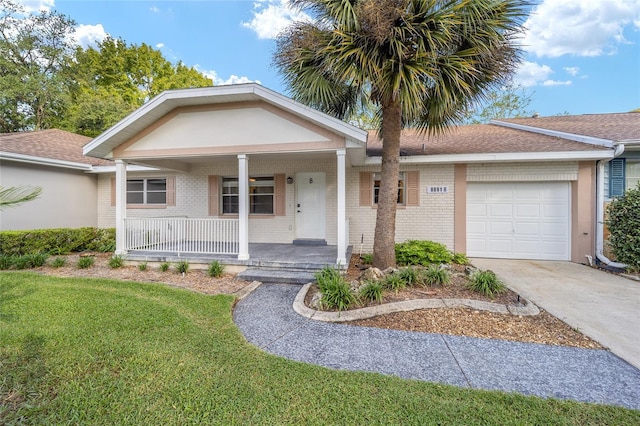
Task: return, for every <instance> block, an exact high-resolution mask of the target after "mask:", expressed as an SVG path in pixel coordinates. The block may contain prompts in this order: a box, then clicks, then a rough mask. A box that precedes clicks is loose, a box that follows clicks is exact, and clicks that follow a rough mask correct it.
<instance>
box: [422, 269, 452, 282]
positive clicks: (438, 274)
mask: <svg viewBox="0 0 640 426" xmlns="http://www.w3.org/2000/svg"><path fill="white" fill-rule="evenodd" d="M422 275H423V282H424V283H425V284H426V285H447V284H449V283H450V282H451V272H449V270H448V269H445V268H443V267H442V265H431V266H429V267H428V268H427V269H425V270H424V272H423V273H422Z"/></svg>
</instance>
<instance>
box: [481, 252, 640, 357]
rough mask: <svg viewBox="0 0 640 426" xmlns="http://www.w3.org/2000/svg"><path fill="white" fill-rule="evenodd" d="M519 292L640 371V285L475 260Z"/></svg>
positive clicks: (535, 264) (553, 266) (530, 264)
mask: <svg viewBox="0 0 640 426" xmlns="http://www.w3.org/2000/svg"><path fill="white" fill-rule="evenodd" d="M472 263H473V264H474V265H475V266H476V267H478V268H480V269H491V270H493V271H494V272H495V273H496V274H497V275H498V276H499V277H500V278H502V279H503V280H504V282H505V283H507V284H508V286H509V287H511V288H512V289H513V290H514V291H516V292H517V293H519V294H521V295H522V296H524V297H526V298H527V299H529V300H531V301H532V302H533V303H535V304H536V305H538V306H539V307H541V308H542V309H544V310H546V311H548V312H549V313H551V314H552V315H554V316H555V317H557V318H560V319H561V320H563V321H564V322H566V323H567V324H569V325H570V326H572V327H575V328H577V329H579V330H580V331H581V332H582V333H584V334H586V335H587V336H589V337H591V338H592V339H594V340H596V341H597V342H599V343H600V344H601V345H603V346H605V347H607V348H609V350H611V352H613V353H614V354H616V355H618V356H619V357H621V358H622V359H624V360H626V361H627V362H629V363H630V364H631V365H634V366H635V367H636V368H640V282H637V281H633V280H631V279H628V278H623V277H620V276H617V275H614V274H610V273H608V272H604V271H601V270H598V269H595V268H590V267H588V266H585V265H579V264H576V263H570V262H551V261H535V260H497V259H472Z"/></svg>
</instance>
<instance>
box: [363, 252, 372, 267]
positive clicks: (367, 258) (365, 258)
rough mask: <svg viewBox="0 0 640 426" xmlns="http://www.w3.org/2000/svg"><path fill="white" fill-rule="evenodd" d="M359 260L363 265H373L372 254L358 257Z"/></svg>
mask: <svg viewBox="0 0 640 426" xmlns="http://www.w3.org/2000/svg"><path fill="white" fill-rule="evenodd" d="M360 259H362V263H364V264H365V265H371V264H372V263H373V254H371V253H365V254H363V255H362V256H360Z"/></svg>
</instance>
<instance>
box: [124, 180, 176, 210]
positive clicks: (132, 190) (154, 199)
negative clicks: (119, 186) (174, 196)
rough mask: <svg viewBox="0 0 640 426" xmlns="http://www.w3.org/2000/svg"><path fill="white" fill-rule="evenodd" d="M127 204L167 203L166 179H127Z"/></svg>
mask: <svg viewBox="0 0 640 426" xmlns="http://www.w3.org/2000/svg"><path fill="white" fill-rule="evenodd" d="M127 204H167V179H165V178H144V179H127Z"/></svg>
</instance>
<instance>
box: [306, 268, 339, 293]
mask: <svg viewBox="0 0 640 426" xmlns="http://www.w3.org/2000/svg"><path fill="white" fill-rule="evenodd" d="M313 276H314V277H315V278H316V282H317V283H318V288H319V289H320V292H322V289H323V286H324V285H325V284H326V283H328V282H331V281H336V280H340V279H342V277H341V276H340V272H339V271H338V270H337V269H335V268H332V267H330V266H325V267H324V268H322V269H321V270H319V271H318V272H316V273H315V274H313Z"/></svg>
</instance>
